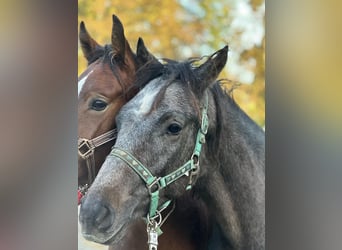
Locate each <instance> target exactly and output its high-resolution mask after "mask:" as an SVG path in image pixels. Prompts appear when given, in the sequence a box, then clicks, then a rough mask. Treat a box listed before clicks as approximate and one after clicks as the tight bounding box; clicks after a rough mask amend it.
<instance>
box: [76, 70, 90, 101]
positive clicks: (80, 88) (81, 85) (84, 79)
mask: <svg viewBox="0 0 342 250" xmlns="http://www.w3.org/2000/svg"><path fill="white" fill-rule="evenodd" d="M91 73H93V70H92V71H90V72H89V73H88V74H87V75H86V76H85V77H83V78H82V79H81V80H79V81H78V96H80V93H81V90H82V88H83V85H84V83H85V82H86V80H87V78H88V76H89V75H90V74H91Z"/></svg>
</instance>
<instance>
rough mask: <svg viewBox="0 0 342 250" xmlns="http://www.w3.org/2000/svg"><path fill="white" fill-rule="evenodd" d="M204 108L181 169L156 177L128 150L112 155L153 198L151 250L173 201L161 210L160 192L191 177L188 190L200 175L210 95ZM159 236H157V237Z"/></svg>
mask: <svg viewBox="0 0 342 250" xmlns="http://www.w3.org/2000/svg"><path fill="white" fill-rule="evenodd" d="M204 99H205V100H204V106H203V107H202V118H201V127H200V129H199V130H198V132H197V137H196V143H195V148H194V151H193V153H192V155H191V158H190V160H189V161H187V162H186V163H185V164H184V165H182V166H181V167H179V168H178V169H177V170H175V171H173V172H171V173H170V174H168V175H166V176H163V177H156V176H154V175H153V174H152V173H151V172H150V171H149V170H148V169H147V168H146V167H145V166H144V165H143V164H142V163H141V162H140V161H139V160H138V159H136V158H135V157H134V156H133V155H132V154H130V153H129V152H127V151H126V150H123V149H120V148H117V147H115V146H114V147H113V148H112V151H111V153H110V155H111V156H115V157H118V158H120V159H121V160H122V161H124V162H125V163H126V164H127V165H128V166H129V167H130V168H131V169H133V170H134V171H135V172H136V173H137V174H138V175H139V176H140V178H141V179H142V180H143V181H144V182H145V183H146V188H147V189H148V192H149V194H150V197H151V202H150V208H149V213H148V214H147V232H148V239H149V241H148V244H149V248H150V249H154V250H157V245H158V241H157V236H158V235H159V234H161V230H160V223H157V222H156V219H157V218H158V219H159V220H162V218H161V213H160V211H161V210H163V209H165V208H166V207H167V206H168V205H169V204H170V203H171V201H170V200H168V201H166V202H165V203H164V204H162V205H161V206H160V207H159V209H158V205H159V190H161V189H163V188H165V187H166V186H168V185H170V184H171V183H173V182H175V181H176V180H178V179H179V178H181V177H183V176H184V175H185V176H189V183H188V186H187V187H186V190H189V189H191V188H192V185H193V183H194V177H195V176H196V175H198V173H199V171H200V165H199V159H200V154H201V150H202V144H204V143H205V135H206V134H207V132H208V127H209V120H208V94H207V92H205V95H204ZM156 234H157V236H156Z"/></svg>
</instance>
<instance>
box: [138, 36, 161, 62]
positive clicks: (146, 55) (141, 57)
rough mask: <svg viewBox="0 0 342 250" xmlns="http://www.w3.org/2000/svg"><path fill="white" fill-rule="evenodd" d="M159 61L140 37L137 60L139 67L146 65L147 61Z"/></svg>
mask: <svg viewBox="0 0 342 250" xmlns="http://www.w3.org/2000/svg"><path fill="white" fill-rule="evenodd" d="M152 61H155V62H158V60H157V58H155V57H154V56H153V55H152V54H151V53H150V52H149V51H148V50H147V48H146V46H145V43H144V40H143V39H142V38H141V37H139V39H138V43H137V62H138V65H139V67H140V66H143V65H145V64H146V63H147V62H152Z"/></svg>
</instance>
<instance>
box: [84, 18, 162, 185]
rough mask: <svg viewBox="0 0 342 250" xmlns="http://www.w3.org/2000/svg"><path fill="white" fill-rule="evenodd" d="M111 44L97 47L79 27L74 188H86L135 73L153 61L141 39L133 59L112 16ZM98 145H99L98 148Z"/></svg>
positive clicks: (132, 89)
mask: <svg viewBox="0 0 342 250" xmlns="http://www.w3.org/2000/svg"><path fill="white" fill-rule="evenodd" d="M111 38H112V41H111V44H108V45H105V46H101V45H99V44H98V43H97V42H96V41H95V40H94V39H93V38H92V37H91V36H90V35H89V33H88V31H87V30H86V28H85V25H84V23H83V22H81V24H80V33H79V39H80V44H81V47H82V51H83V54H84V56H85V58H86V59H87V61H88V67H87V69H86V70H85V71H84V72H83V73H82V74H81V75H80V77H79V79H78V138H79V155H78V185H79V187H81V186H84V185H86V184H88V185H90V184H91V182H92V181H93V180H94V178H95V176H96V174H97V172H98V170H99V168H100V166H101V165H102V163H103V161H104V159H105V157H106V155H107V154H108V153H109V151H110V148H111V146H113V144H114V140H113V133H110V134H108V133H107V134H105V135H104V136H102V135H103V134H104V133H106V132H108V131H111V130H113V129H114V128H115V116H116V114H117V113H118V112H119V110H120V108H121V107H122V106H123V105H124V104H125V103H126V102H127V101H128V100H129V99H130V98H132V97H133V96H134V95H135V94H136V92H137V91H138V87H135V86H134V85H133V83H134V80H135V75H136V71H137V70H138V69H139V68H140V67H141V66H142V65H144V64H146V63H147V62H150V61H151V60H156V59H155V58H154V57H153V56H152V55H151V54H150V53H149V52H148V51H147V49H146V48H145V45H144V43H143V41H142V39H139V41H138V45H137V55H135V54H134V53H133V52H132V50H131V48H130V45H129V44H128V42H127V40H126V38H125V35H124V29H123V26H122V24H121V22H120V20H119V19H118V18H117V17H116V16H115V15H113V27H112V35H111ZM101 144H102V145H101Z"/></svg>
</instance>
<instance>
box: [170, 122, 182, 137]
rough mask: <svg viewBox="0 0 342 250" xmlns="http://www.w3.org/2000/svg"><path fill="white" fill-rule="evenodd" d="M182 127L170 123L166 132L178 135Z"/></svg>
mask: <svg viewBox="0 0 342 250" xmlns="http://www.w3.org/2000/svg"><path fill="white" fill-rule="evenodd" d="M181 130H182V127H181V126H180V125H179V124H177V123H171V124H170V125H169V127H168V128H167V132H168V133H169V134H172V135H178V134H179V132H180V131H181Z"/></svg>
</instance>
